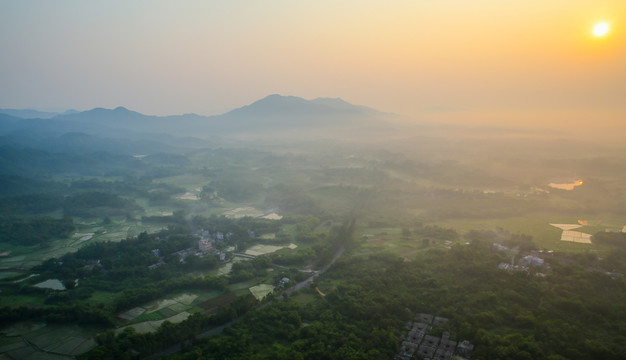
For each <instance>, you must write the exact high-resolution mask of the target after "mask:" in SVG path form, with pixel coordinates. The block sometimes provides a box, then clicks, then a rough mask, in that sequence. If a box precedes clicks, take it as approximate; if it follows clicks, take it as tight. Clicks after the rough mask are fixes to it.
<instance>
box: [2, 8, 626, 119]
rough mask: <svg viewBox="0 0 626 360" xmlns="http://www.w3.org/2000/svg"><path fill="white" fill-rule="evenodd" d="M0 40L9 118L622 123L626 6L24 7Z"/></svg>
mask: <svg viewBox="0 0 626 360" xmlns="http://www.w3.org/2000/svg"><path fill="white" fill-rule="evenodd" d="M600 20H604V21H608V22H610V23H611V27H612V31H611V33H610V34H609V36H608V37H606V38H603V39H598V38H593V37H592V36H591V29H592V27H593V25H594V23H596V22H597V21H600ZM0 33H2V34H3V36H2V37H0V49H1V50H2V54H3V56H2V57H0V77H1V79H2V86H1V87H0V107H4V108H25V107H30V108H57V109H60V108H76V109H81V110H82V109H88V108H92V107H96V106H102V107H115V106H118V105H122V106H126V107H128V108H131V109H134V110H137V111H140V112H143V113H147V114H158V115H164V114H175V113H186V112H195V113H199V114H205V115H210V114H216V113H221V112H223V111H227V110H229V109H232V108H235V107H239V106H242V105H245V104H248V103H250V102H252V101H255V100H257V99H259V98H261V97H264V96H266V95H268V94H272V93H280V94H284V95H295V96H301V97H305V98H315V97H341V98H343V99H345V100H347V101H349V102H352V103H357V104H363V105H368V106H372V107H375V108H378V109H380V110H384V111H389V112H395V113H399V114H402V115H407V116H410V117H411V119H415V120H416V121H417V120H424V119H426V120H428V119H430V120H437V121H455V122H458V121H462V122H466V121H472V122H477V123H478V122H485V121H498V122H503V123H507V124H513V125H519V124H522V123H527V122H532V123H537V124H539V123H541V124H545V123H546V121H547V120H549V121H551V122H554V123H555V124H560V123H561V122H562V121H570V122H573V123H576V124H579V125H577V126H584V124H585V122H586V121H588V120H587V119H589V118H597V117H601V118H602V119H603V120H602V121H603V122H604V123H605V124H611V123H613V124H615V125H620V124H621V122H622V120H621V119H625V118H624V114H625V113H626V101H624V100H623V99H624V97H625V95H626V35H625V33H626V1H623V0H619V1H617V0H613V1H600V0H595V1H587V0H558V1H557V0H543V1H537V0H527V1H516V2H512V1H511V2H509V1H496V0H474V1H464V0H438V1H425V0H424V1H415V0H388V1H370V0H354V1H327V0H318V1H292V0H289V1H287V0H285V1H276V0H267V1H242V0H232V1H222V2H216V1H135V2H127V1H117V0H116V1H106V2H98V3H95V2H81V1H55V2H47V1H26V2H22V1H19V2H2V3H0ZM442 110H448V111H442ZM607 126H609V125H607ZM609 127H611V126H609Z"/></svg>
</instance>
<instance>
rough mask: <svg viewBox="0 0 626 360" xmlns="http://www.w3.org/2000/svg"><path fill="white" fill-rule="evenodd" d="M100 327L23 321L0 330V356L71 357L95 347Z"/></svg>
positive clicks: (31, 357)
mask: <svg viewBox="0 0 626 360" xmlns="http://www.w3.org/2000/svg"><path fill="white" fill-rule="evenodd" d="M101 330H102V329H100V328H90V327H80V326H78V325H50V324H48V325H46V324H44V323H37V322H22V323H17V324H14V325H12V326H9V327H5V328H3V329H2V334H3V336H2V338H1V342H0V356H5V357H6V358H10V359H26V358H27V359H57V358H58V359H70V358H73V357H74V356H76V355H78V354H82V353H84V352H85V351H88V350H90V349H92V348H94V347H95V346H96V342H95V341H94V340H93V336H94V335H95V334H96V333H98V332H99V331H101Z"/></svg>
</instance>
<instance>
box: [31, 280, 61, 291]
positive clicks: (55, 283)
mask: <svg viewBox="0 0 626 360" xmlns="http://www.w3.org/2000/svg"><path fill="white" fill-rule="evenodd" d="M33 286H34V287H38V288H42V289H52V290H65V286H64V285H63V283H62V282H61V280H59V279H48V280H46V281H44V282H40V283H39V284H35V285H33Z"/></svg>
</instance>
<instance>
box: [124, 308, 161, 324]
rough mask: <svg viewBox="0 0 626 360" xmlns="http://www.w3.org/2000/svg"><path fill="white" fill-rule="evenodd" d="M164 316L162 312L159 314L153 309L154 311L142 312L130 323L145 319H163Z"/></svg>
mask: <svg viewBox="0 0 626 360" xmlns="http://www.w3.org/2000/svg"><path fill="white" fill-rule="evenodd" d="M165 318H166V316H163V314H161V313H160V312H159V311H155V312H151V313H147V314H145V313H144V314H141V315H139V316H137V317H136V318H135V319H134V320H133V321H132V323H133V324H136V323H140V322H145V321H154V320H163V319H165Z"/></svg>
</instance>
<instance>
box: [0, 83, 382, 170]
mask: <svg viewBox="0 0 626 360" xmlns="http://www.w3.org/2000/svg"><path fill="white" fill-rule="evenodd" d="M51 114H52V113H44V112H38V111H36V110H6V109H5V110H3V109H0V147H2V146H4V147H5V152H7V151H9V152H8V153H10V152H11V151H12V150H10V149H38V150H43V151H45V152H50V153H56V154H60V153H66V154H93V153H97V152H103V153H109V154H116V155H133V154H156V153H160V152H184V151H186V150H189V149H194V148H203V147H210V146H222V145H223V144H226V143H230V142H233V141H241V140H243V139H246V141H248V140H250V139H259V140H262V141H273V139H274V140H275V139H283V140H284V139H287V140H289V141H301V140H304V139H306V140H313V139H329V138H335V139H339V138H341V139H342V140H344V139H349V138H358V137H359V136H360V135H361V134H365V133H368V134H380V133H381V131H382V129H386V128H388V125H387V122H386V121H385V119H386V118H388V117H389V115H390V114H386V113H382V112H379V111H377V110H374V109H372V108H368V107H365V106H357V105H352V104H350V103H348V102H345V101H343V100H341V99H330V98H318V99H314V100H305V99H302V98H299V97H295V96H281V95H270V96H267V97H265V98H263V99H261V100H258V101H256V102H254V103H252V104H250V105H247V106H243V107H241V108H238V109H234V110H232V111H230V112H227V113H225V114H222V115H214V116H200V115H196V114H184V115H173V116H150V115H144V114H141V113H138V112H136V111H132V110H128V109H126V108H124V107H117V108H115V109H103V108H95V109H92V110H88V111H82V112H73V111H69V112H65V113H60V114H55V115H54V116H52V117H50V115H51ZM29 115H33V116H35V117H34V118H24V116H29ZM8 153H7V154H8ZM5 155H6V154H5ZM7 156H8V155H6V156H4V157H5V158H6V157H7ZM4 165H5V167H8V168H10V167H11V161H10V160H9V161H8V162H7V163H5V164H4Z"/></svg>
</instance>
